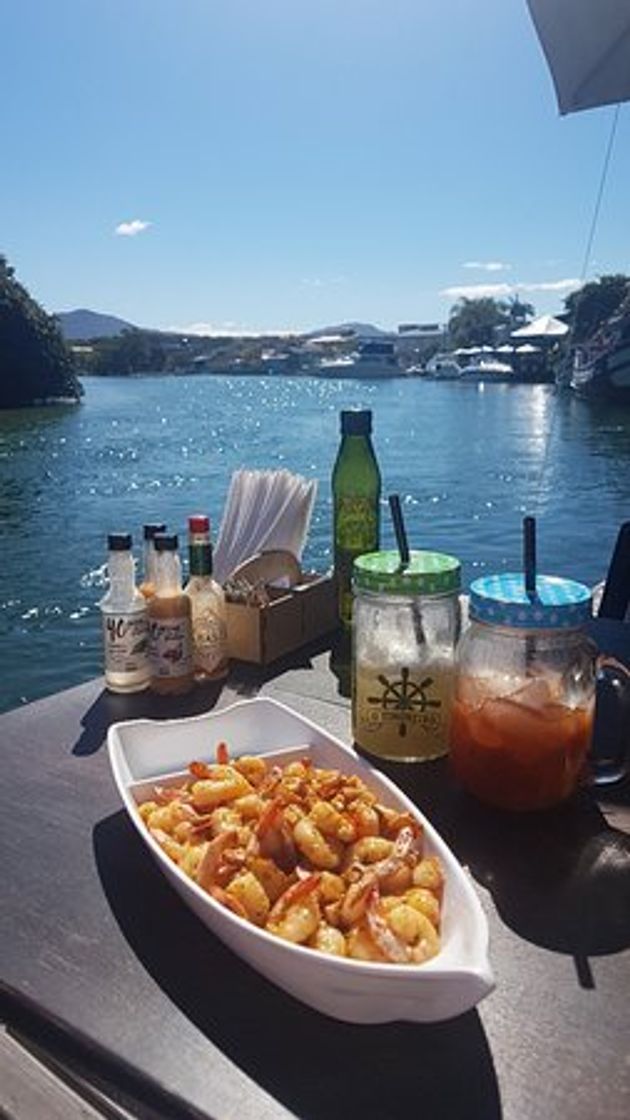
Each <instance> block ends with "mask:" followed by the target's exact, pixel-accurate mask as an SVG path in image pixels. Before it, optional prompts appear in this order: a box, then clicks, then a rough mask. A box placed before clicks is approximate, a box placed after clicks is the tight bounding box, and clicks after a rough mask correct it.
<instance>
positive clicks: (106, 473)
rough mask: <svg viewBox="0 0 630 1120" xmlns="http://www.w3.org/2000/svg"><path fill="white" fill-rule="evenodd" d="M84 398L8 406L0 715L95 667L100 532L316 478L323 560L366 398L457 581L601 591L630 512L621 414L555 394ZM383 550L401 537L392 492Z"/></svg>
mask: <svg viewBox="0 0 630 1120" xmlns="http://www.w3.org/2000/svg"><path fill="white" fill-rule="evenodd" d="M84 384H85V390H86V392H85V397H84V399H83V403H82V404H81V405H78V406H69V407H59V408H47V409H36V410H21V411H18V412H5V413H0V538H1V542H2V564H1V569H0V637H1V642H0V682H1V684H0V689H1V694H0V710H6V709H8V708H11V707H14V706H16V705H19V704H21V703H25V702H27V701H29V700H33V699H35V698H37V697H39V696H42V695H45V694H48V693H51V692H54V691H57V690H58V689H61V688H64V687H67V686H69V685H73V684H77V683H79V682H81V681H83V680H87V679H88V678H90V677H93V676H95V675H96V674H98V673H100V672H101V638H100V616H99V612H98V608H97V606H96V603H97V601H98V599H99V597H100V596H101V595H102V594H103V571H102V565H103V563H104V560H105V550H106V535H107V533H108V532H110V531H112V530H123V529H124V530H130V531H132V532H133V533H134V541H135V542H136V543H137V545H138V546H139V545H140V529H141V525H142V523H143V522H144V521H157V520H164V521H166V522H167V523H168V526H169V528H170V529H172V530H178V531H179V532H180V533H182V534H184V533H185V525H186V517H187V515H188V514H189V513H191V512H199V511H207V512H209V513H210V515H211V518H212V520H213V525H214V526H215V531H216V529H217V528H218V525H219V522H220V518H221V512H222V509H223V504H224V501H225V496H226V492H227V486H228V482H229V479H230V477H231V474H232V472H233V471H234V470H236V469H238V468H239V467H243V466H247V467H253V468H279V467H286V468H288V469H290V470H292V471H295V472H298V473H300V474H303V475H305V476H307V477H309V478H316V479H317V480H318V483H319V489H318V498H317V502H316V506H315V511H314V515H313V521H312V523H311V531H310V535H309V540H308V544H307V548H306V551H305V555H304V563H305V564H307V565H309V566H313V567H315V568H318V569H321V570H324V569H326V568H327V567H328V566H329V564H330V556H331V539H330V538H331V498H330V472H331V468H332V464H333V460H334V457H335V454H336V450H337V446H338V441H339V435H338V431H339V424H338V413H339V411H340V410H341V409H342V408H345V407H351V408H353V407H369V408H371V409H372V410H373V413H374V445H375V449H376V452H377V455H378V459H379V462H380V466H381V472H382V475H383V484H384V494H385V495H386V494H388V493H391V492H393V491H397V492H398V493H399V494H400V496H401V499H402V501H403V508H404V514H405V520H406V524H407V529H408V535H409V538H410V542H411V544H412V547H428V548H432V549H438V550H442V551H449V552H452V553H455V554H456V555H458V556H459V557H461V559H462V561H463V565H464V579H465V581H466V582H469V581H470V580H471V579H473V578H474V577H475V576H476V575H479V574H481V573H483V572H491V571H495V570H496V571H498V570H506V569H509V568H514V567H518V566H520V552H521V546H520V537H519V534H520V526H521V519H522V517H523V515H524V514H525V513H532V514H534V515H536V517H537V518H538V552H539V568H540V570H544V571H546V572H550V573H555V574H563V575H569V576H573V577H574V578H576V579H581V580H584V581H586V582H588V583H594V582H596V581H597V580H599V579H600V578H602V576H603V574H604V572H605V569H606V566H607V563H608V560H609V557H610V553H611V550H612V547H613V544H614V540H615V537H616V533H617V528H618V526H619V524H620V522H621V521H623V520H626V519H628V517H630V411H628V410H627V409H625V410H624V409H623V408H622V407H615V406H611V405H603V404H602V405H593V404H587V403H585V402H582V401H579V400H576V399H574V398H573V397H572V396H567V395H562V394H557V393H556V392H555V390H554V388H553V387H552V386H549V385H485V386H484V385H461V384H458V383H456V382H444V383H441V384H440V383H439V382H424V381H422V380H419V379H403V378H401V379H396V380H392V381H387V382H382V383H378V382H359V381H325V380H316V379H312V378H300V379H289V378H280V377H276V378H254V377H241V378H235V377H219V376H195V377H142V378H132V379H130V378H108V379H96V378H86V379H85V382H84ZM383 523H384V534H383V535H384V544H385V545H387V546H389V547H393V533H392V531H391V528H390V525H389V518H388V511H387V506H386V502H385V498H384V507H383Z"/></svg>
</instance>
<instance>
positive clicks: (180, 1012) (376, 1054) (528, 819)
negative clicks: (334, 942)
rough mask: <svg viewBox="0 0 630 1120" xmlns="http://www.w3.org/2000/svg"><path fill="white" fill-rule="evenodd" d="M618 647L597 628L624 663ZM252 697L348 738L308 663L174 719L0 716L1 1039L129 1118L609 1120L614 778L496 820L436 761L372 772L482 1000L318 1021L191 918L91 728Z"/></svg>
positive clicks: (196, 702)
mask: <svg viewBox="0 0 630 1120" xmlns="http://www.w3.org/2000/svg"><path fill="white" fill-rule="evenodd" d="M629 635H630V627H628V626H624V625H623V624H606V625H604V624H603V625H602V626H600V627H599V628H598V629H597V637H598V639H599V640H600V643H601V644H602V645H603V646H606V647H607V648H609V649H613V652H616V653H617V655H622V656H623V655H624V653H625V655H626V657H627V655H628V653H630V642H629ZM627 659H628V660H629V661H630V657H627ZM259 692H262V693H263V694H266V695H272V696H275V697H277V698H278V699H280V700H282V701H283V702H284V703H286V704H288V705H289V706H291V707H293V708H295V709H296V710H297V711H299V712H300V713H302V714H303V715H306V716H308V717H309V718H311V719H313V720H315V721H316V722H317V723H320V724H322V725H323V726H324V727H325V728H326V729H327V730H329V731H330V732H332V733H333V734H335V735H338V736H339V737H341V738H343V739H346V740H349V738H350V713H349V706H348V702H347V701H346V700H345V699H344V698H343V697H341V696H340V695H339V693H338V679H337V676H335V675H334V673H333V672H331V666H330V654H329V653H326V652H324V653H318V654H313V655H312V656H308V655H305V656H304V657H303V658H302V659H300V660H299V661H294V662H293V664H292V665H291V666H288V665H281V666H279V667H277V669H276V670H275V671H272V672H270V673H267V674H261V673H257V672H256V671H254V670H246V669H241V670H239V671H238V672H234V673H233V674H232V676H231V677H230V680H229V682H228V684H227V685H225V686H224V687H223V688H222V689H219V688H218V687H217V686H214V687H210V688H207V689H200V690H198V691H197V692H196V693H195V694H194V695H193V696H192V697H191V698H187V699H181V700H178V701H174V700H170V701H167V700H164V699H162V698H157V697H153V696H151V695H149V694H147V693H145V694H140V695H137V696H135V697H121V696H113V695H111V694H109V693H107V692H105V691H103V688H102V682H101V681H94V682H90V683H89V684H86V685H82V686H80V687H78V688H74V689H71V690H69V691H67V692H63V693H60V694H58V695H56V696H52V697H50V698H48V699H46V700H42V701H39V702H37V703H34V704H31V705H29V706H27V707H25V708H22V709H19V710H16V711H14V712H9V713H8V714H6V715H4V716H2V717H0V744H1V746H0V749H1V750H2V759H3V766H2V781H1V783H0V868H1V872H2V884H3V905H2V909H1V913H0V937H1V941H0V946H1V954H2V965H1V981H0V997H1V999H2V1014H3V1017H4V1019H5V1021H7V1022H8V1023H9V1024H10V1025H12V1026H13V1027H15V1028H16V1029H17V1030H19V1031H20V1032H21V1034H22V1036H25V1037H27V1038H30V1039H32V1040H33V1041H34V1042H36V1043H37V1045H38V1046H39V1047H41V1048H42V1051H43V1052H46V1051H48V1052H50V1054H51V1055H53V1056H54V1057H55V1058H56V1059H57V1060H60V1061H63V1062H64V1063H65V1064H67V1066H68V1067H69V1068H74V1069H76V1070H78V1071H80V1073H81V1075H82V1076H83V1077H85V1078H87V1079H89V1080H91V1081H92V1082H93V1083H94V1084H95V1085H100V1086H105V1087H106V1088H108V1090H109V1091H110V1092H111V1093H112V1094H118V1095H119V1098H120V1099H122V1100H123V1101H124V1102H125V1103H127V1104H128V1105H129V1104H131V1105H132V1106H133V1111H134V1113H135V1114H136V1115H140V1116H146V1117H155V1116H173V1117H179V1116H181V1117H189V1116H190V1117H199V1116H200V1117H212V1118H213V1120H250V1118H252V1120H253V1118H254V1117H255V1118H257V1120H267V1118H268V1120H272V1118H273V1120H280V1118H281V1117H287V1116H296V1117H299V1118H300V1120H330V1118H336V1117H343V1118H344V1120H346V1118H352V1117H355V1116H356V1117H359V1116H360V1117H361V1118H362V1120H366V1118H367V1120H370V1118H375V1120H376V1118H378V1120H390V1118H391V1120H398V1118H400V1120H403V1118H404V1120H407V1118H408V1117H409V1116H410V1115H424V1116H426V1117H428V1118H442V1117H444V1118H448V1120H460V1118H461V1120H464V1118H480V1120H495V1118H499V1117H505V1118H506V1120H535V1118H539V1117H540V1118H541V1120H543V1118H545V1120H547V1118H550V1117H558V1118H562V1120H573V1118H578V1117H579V1118H582V1117H583V1118H584V1120H592V1118H594V1117H605V1118H606V1120H627V1118H628V1116H629V1115H630V785H629V783H628V781H627V780H625V781H624V782H620V783H617V784H615V785H611V786H609V787H607V788H606V789H603V788H600V789H599V790H598V791H595V792H593V791H591V790H584V791H582V792H580V793H579V794H578V795H577V796H576V797H575V798H573V799H572V801H571V802H570V803H567V804H566V805H565V806H563V807H562V808H560V809H557V810H554V811H549V812H547V813H540V814H533V815H528V816H513V815H509V814H503V813H499V812H493V811H491V810H488V809H484V808H482V807H481V806H479V805H477V804H476V803H474V802H473V801H472V800H471V799H469V798H468V797H466V796H465V795H464V794H462V793H460V792H458V791H457V789H456V788H455V787H454V786H453V784H452V782H451V780H450V778H449V774H448V767H447V764H446V763H445V762H444V761H443V760H441V761H439V762H436V763H425V764H423V765H416V766H415V767H414V766H401V765H392V766H385V767H384V769H386V770H387V772H388V773H389V774H390V776H392V777H393V778H394V780H395V781H397V782H398V784H399V785H401V786H402V787H403V788H404V789H405V790H406V792H407V793H409V794H410V795H411V796H412V797H413V798H414V799H415V800H416V801H417V803H418V804H419V805H420V807H421V808H422V810H423V811H424V812H425V813H426V814H427V815H428V816H429V817H430V818H431V819H432V820H433V822H434V823H435V825H436V826H437V828H438V829H439V830H440V831H441V832H442V835H443V836H444V838H445V839H446V841H447V842H448V843H449V844H450V845H451V847H452V848H453V850H454V851H455V853H456V854H457V856H458V857H459V858H460V860H461V861H462V863H464V864H465V865H467V866H468V868H469V869H470V872H471V874H472V876H473V880H474V882H475V885H476V887H477V890H478V893H479V897H480V899H481V902H482V905H483V907H484V909H485V911H486V914H487V916H488V921H489V926H490V956H491V961H492V966H493V969H494V973H495V978H496V982H497V988H496V991H495V992H494V993H493V994H492V995H491V996H489V997H488V998H487V999H486V1000H485V1001H484V1002H483V1003H482V1004H481V1005H480V1006H479V1008H478V1009H477V1010H474V1011H470V1012H468V1013H467V1014H465V1015H462V1016H460V1017H459V1018H457V1019H454V1020H451V1021H450V1022H445V1023H438V1024H432V1025H418V1024H407V1023H395V1024H389V1025H385V1026H352V1025H348V1024H344V1023H339V1022H336V1021H333V1020H331V1019H328V1018H326V1017H324V1016H321V1015H319V1014H318V1013H316V1012H314V1011H311V1010H310V1009H309V1008H307V1007H304V1006H302V1005H301V1004H300V1003H298V1002H297V1001H295V1000H294V999H292V998H291V997H290V996H288V995H285V994H284V993H283V992H280V991H279V990H277V989H276V988H275V987H273V986H272V985H271V984H270V983H268V982H267V981H266V980H264V979H263V978H262V977H260V976H259V975H258V974H257V973H256V972H254V971H252V970H251V969H250V968H249V967H248V966H247V965H245V964H244V963H243V962H241V961H240V959H238V958H237V957H235V956H234V955H233V954H232V953H231V952H230V951H229V949H227V948H226V947H225V946H224V945H223V944H222V943H221V942H219V941H218V940H217V939H216V938H215V937H214V936H213V935H212V934H211V933H210V931H209V930H208V929H207V928H206V927H205V926H203V925H202V924H201V923H200V922H199V921H198V920H197V919H196V918H195V917H194V916H193V915H192V913H191V912H189V911H188V909H187V908H186V907H185V906H184V904H183V903H182V902H181V901H180V899H179V898H178V897H177V896H176V894H175V893H174V892H173V891H172V889H171V888H170V886H169V885H168V884H167V883H166V881H165V880H164V879H163V876H162V875H161V874H160V872H159V870H158V868H157V867H156V865H155V864H154V863H153V861H152V860H151V858H150V857H149V855H148V854H147V852H146V851H145V850H144V848H143V846H142V845H141V843H140V841H139V840H138V838H137V836H136V835H135V834H134V831H133V829H132V826H131V824H130V823H129V822H128V821H127V819H126V816H125V814H124V812H123V810H122V808H121V806H120V802H119V800H118V796H117V793H116V789H115V786H114V783H113V779H112V777H111V775H110V771H109V764H108V758H107V753H106V750H105V739H106V733H107V728H108V727H109V725H110V723H111V722H114V721H116V720H119V719H129V718H135V717H136V716H147V715H149V716H151V717H154V718H162V717H173V716H178V715H186V714H193V713H196V712H199V711H205V710H207V709H208V708H210V707H212V706H214V705H219V706H221V707H223V706H225V705H227V704H229V703H231V702H233V701H234V700H235V699H237V698H240V697H243V696H252V695H256V694H258V693H259Z"/></svg>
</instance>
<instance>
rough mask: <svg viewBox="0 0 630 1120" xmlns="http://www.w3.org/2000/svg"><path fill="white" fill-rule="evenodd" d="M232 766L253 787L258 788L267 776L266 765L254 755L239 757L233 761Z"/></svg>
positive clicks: (262, 759)
mask: <svg viewBox="0 0 630 1120" xmlns="http://www.w3.org/2000/svg"><path fill="white" fill-rule="evenodd" d="M233 766H234V769H235V770H238V772H239V774H242V775H243V777H244V778H247V781H248V782H249V783H250V785H252V786H254V787H256V786H259V785H260V783H261V782H262V781H263V779H264V778H265V776H266V774H267V763H266V762H265V760H264V758H260V757H259V756H258V755H255V754H243V755H241V757H240V758H236V759H235V760H234V762H233Z"/></svg>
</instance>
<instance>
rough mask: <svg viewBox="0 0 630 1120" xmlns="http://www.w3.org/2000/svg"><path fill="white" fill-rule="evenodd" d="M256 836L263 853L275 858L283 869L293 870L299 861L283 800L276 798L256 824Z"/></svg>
mask: <svg viewBox="0 0 630 1120" xmlns="http://www.w3.org/2000/svg"><path fill="white" fill-rule="evenodd" d="M256 836H257V838H258V841H259V844H260V851H261V853H262V855H264V856H269V857H270V858H271V859H274V860H275V861H276V863H277V864H278V866H279V867H280V868H281V870H282V871H292V870H293V868H294V867H295V865H296V863H297V852H296V849H295V844H294V842H293V835H292V833H291V829H290V828H289V826H288V824H287V822H286V820H285V817H284V810H283V807H282V802H281V801H279V800H278V799H277V798H276V799H274V800H273V801H272V802H271V803H270V805H269V806H268V808H267V809H265V812H264V813H263V814H262V816H261V817H260V818H259V820H258V824H257V825H256Z"/></svg>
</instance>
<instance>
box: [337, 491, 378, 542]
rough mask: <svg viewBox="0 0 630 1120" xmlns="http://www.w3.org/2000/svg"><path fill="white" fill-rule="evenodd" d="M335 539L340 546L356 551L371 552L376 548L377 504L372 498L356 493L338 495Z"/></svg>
mask: <svg viewBox="0 0 630 1120" xmlns="http://www.w3.org/2000/svg"><path fill="white" fill-rule="evenodd" d="M335 505H336V510H335V540H336V543H337V545H338V546H339V547H340V548H343V549H348V551H351V552H356V554H357V555H358V556H360V555H361V554H362V553H364V552H373V551H374V550H375V549H377V548H378V520H379V519H378V506H377V505H376V504H375V500H374V498H366V497H361V496H358V495H350V496H348V497H344V496H340V497H339V498H337V500H336V503H335Z"/></svg>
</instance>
